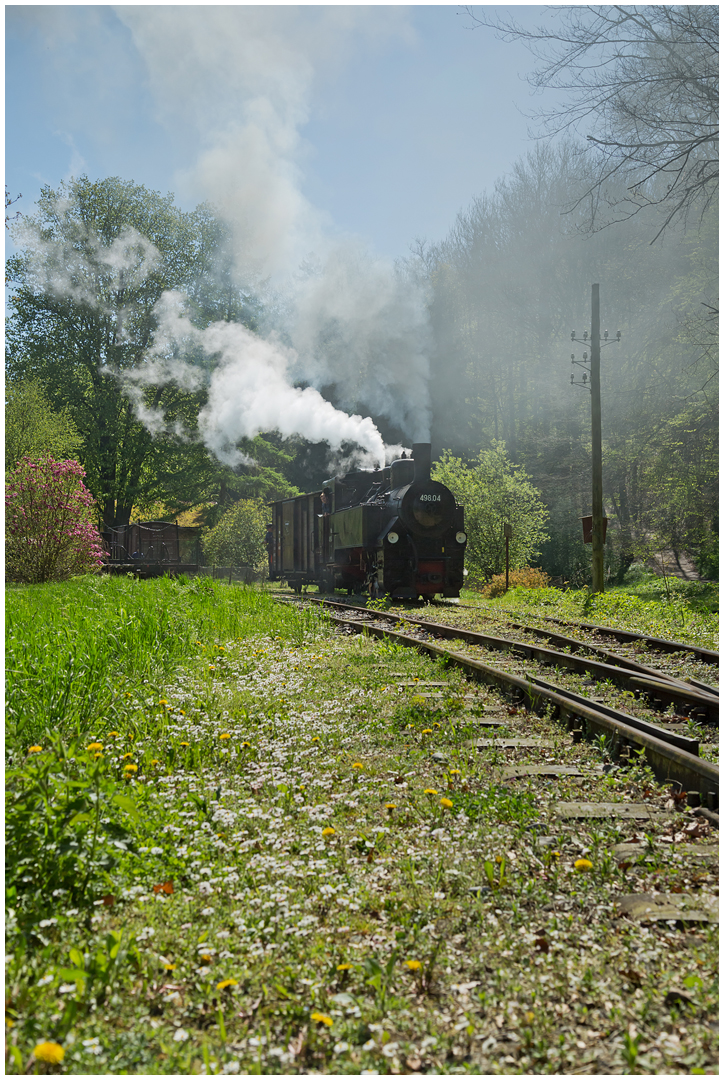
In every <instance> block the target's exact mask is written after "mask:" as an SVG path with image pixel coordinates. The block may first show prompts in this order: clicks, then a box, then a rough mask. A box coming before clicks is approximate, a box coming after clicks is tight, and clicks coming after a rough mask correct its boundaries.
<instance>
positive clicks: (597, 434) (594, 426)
mask: <svg viewBox="0 0 724 1080" xmlns="http://www.w3.org/2000/svg"><path fill="white" fill-rule="evenodd" d="M591 459H592V461H591V465H592V474H593V477H592V479H593V483H592V487H591V514H592V516H593V530H592V533H593V536H592V552H591V556H592V565H591V569H592V574H593V591H594V592H595V593H599V592H600V593H602V592H603V455H602V451H601V309H600V302H599V295H598V285H592V286H591Z"/></svg>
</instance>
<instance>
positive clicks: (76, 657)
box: [6, 576, 319, 743]
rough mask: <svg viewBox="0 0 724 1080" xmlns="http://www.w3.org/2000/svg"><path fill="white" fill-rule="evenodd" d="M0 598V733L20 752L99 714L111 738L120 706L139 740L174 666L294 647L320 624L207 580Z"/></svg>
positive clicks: (112, 581) (82, 584)
mask: <svg viewBox="0 0 724 1080" xmlns="http://www.w3.org/2000/svg"><path fill="white" fill-rule="evenodd" d="M7 595H8V603H7V607H6V680H7V705H6V724H7V727H6V731H7V734H8V736H9V737H10V738H11V739H16V738H22V739H24V740H25V741H26V742H28V743H34V742H37V741H38V739H40V738H41V737H42V736H43V733H44V732H45V731H46V730H49V731H56V730H62V731H63V732H64V733H65V734H66V735H68V736H70V735H73V736H76V737H82V736H83V735H84V734H85V733H86V732H87V731H88V730H90V728H91V727H94V728H97V718H98V716H101V715H102V716H104V717H105V719H106V721H107V724H108V728H109V730H110V729H112V728H113V727H114V726H115V725H116V720H117V719H118V718H119V717H121V716H123V717H124V718H125V719H126V721H128V699H129V697H130V698H133V699H134V700H135V701H136V702H137V704H138V708H137V709H136V711H135V715H134V717H133V720H132V723H133V724H134V726H135V728H136V729H137V731H138V732H139V733H140V732H141V731H142V730H144V728H145V727H146V726H147V725H148V723H149V722H151V723H152V724H153V723H155V719H156V712H155V710H154V709H152V710H151V713H150V715H149V713H148V709H147V707H146V705H145V704H144V702H143V701H142V700H141V699H143V698H144V697H148V696H149V695H151V696H152V697H153V696H157V695H158V693H160V688H161V687H162V686H163V685H164V682H165V680H166V679H168V677H169V676H170V675H171V674H172V673H173V672H174V671H175V669H176V668H177V666H178V665H179V664H183V663H187V662H192V661H193V662H195V663H196V666H197V667H198V664H199V661H200V659H202V658H203V657H205V658H208V659H210V660H211V659H213V658H214V657H215V656H217V650H218V647H219V645H220V644H221V643H222V642H225V641H227V639H239V640H240V639H242V638H244V637H246V636H248V634H250V633H260V634H264V633H267V634H272V635H276V636H279V637H280V638H281V639H282V640H285V641H286V640H289V641H301V640H303V639H304V637H305V634H307V632H308V629H309V628H310V627H311V626H316V625H318V623H319V620H318V619H314V618H312V617H311V616H309V615H308V614H306V613H305V612H301V611H297V612H293V613H289V614H288V615H284V616H283V615H282V614H281V613H280V611H279V609H278V606H277V605H276V604H275V603H274V600H273V598H272V596H271V595H270V594H269V593H267V592H264V591H258V590H254V589H249V588H246V587H242V588H233V589H228V588H224V587H223V585H221V584H220V583H219V582H216V581H211V580H209V579H208V578H197V579H193V580H191V581H185V580H183V579H182V580H180V581H179V580H176V579H172V578H159V579H155V580H153V581H149V582H142V581H138V580H135V579H134V578H133V577H131V576H129V577H127V578H120V577H111V576H98V577H88V578H82V579H75V580H73V581H70V582H66V583H63V584H52V585H44V586H43V587H42V588H39V589H33V588H27V587H24V586H21V587H14V588H10V589H9V590H8V594H7ZM310 620H311V621H310ZM200 653H201V654H202V655H201V656H200V655H199V654H200ZM41 673H42V678H41V677H40V676H41Z"/></svg>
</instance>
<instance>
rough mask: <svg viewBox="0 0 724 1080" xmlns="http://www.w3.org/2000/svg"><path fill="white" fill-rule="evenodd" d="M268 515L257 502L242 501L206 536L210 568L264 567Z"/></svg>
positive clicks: (205, 555)
mask: <svg viewBox="0 0 724 1080" xmlns="http://www.w3.org/2000/svg"><path fill="white" fill-rule="evenodd" d="M268 514H269V511H268V510H267V509H266V508H265V507H264V506H263V505H262V504H261V503H260V502H257V501H256V500H254V499H240V500H239V502H238V503H235V504H234V505H233V506H231V507H230V508H229V509H228V510H227V511H226V512H225V513H224V515H223V516H222V517H221V519H220V520H219V523H218V524H217V525H215V526H214V527H213V528H212V529H208V530H207V531H206V532H205V533H204V537H203V548H204V558H205V560H206V563H207V565H209V566H212V565H213V566H254V567H259V566H262V567H263V566H265V565H266V555H267V553H266V548H265V546H264V536H265V533H266V524H267V517H268Z"/></svg>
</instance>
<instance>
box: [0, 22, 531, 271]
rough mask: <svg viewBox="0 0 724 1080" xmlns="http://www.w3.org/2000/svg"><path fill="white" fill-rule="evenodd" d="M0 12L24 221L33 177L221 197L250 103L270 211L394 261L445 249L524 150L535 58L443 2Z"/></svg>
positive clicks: (260, 179) (185, 200) (235, 169)
mask: <svg viewBox="0 0 724 1080" xmlns="http://www.w3.org/2000/svg"><path fill="white" fill-rule="evenodd" d="M5 10H6V38H5V43H6V129H5V130H6V159H5V163H6V170H5V176H6V185H7V186H8V188H9V191H10V193H11V195H12V196H13V197H15V196H17V195H18V194H22V198H21V199H20V201H19V202H18V204H17V209H20V210H21V211H23V212H24V213H30V212H32V204H33V202H34V201H35V199H36V198H37V196H38V194H39V190H40V187H41V185H44V184H49V185H50V186H51V187H57V185H58V184H59V183H60V181H61V180H63V179H66V180H67V179H68V178H69V177H71V176H74V175H76V176H77V175H80V174H82V173H86V174H87V175H88V176H89V177H90V178H92V179H96V178H103V177H106V176H120V177H121V178H123V179H126V180H133V181H135V182H136V183H139V184H144V185H146V186H147V187H149V188H152V189H154V190H159V191H161V192H163V193H165V192H167V191H173V192H174V193H175V195H176V200H177V202H178V204H179V205H180V206H182V207H183V208H185V209H189V208H191V207H192V206H194V205H195V204H196V203H197V202H200V201H202V200H204V199H207V198H211V199H212V200H214V201H219V200H220V201H222V202H223V201H224V200H225V199H226V200H227V201H228V200H229V199H230V198H231V196H230V194H229V189H230V187H233V186H234V184H235V182H236V179H235V178H238V177H239V176H241V175H242V174H243V173H245V172H246V171H247V163H248V161H249V160H250V155H252V156H253V153H254V149H253V145H252V143H250V142H249V139H246V140H245V138H244V136H243V134H242V135H241V136H240V137H239V138H238V139H236V142H235V147H234V149H232V147H231V143H232V142H234V139H235V135H234V132H235V131H237V132H238V131H240V129H241V126H243V125H242V121H241V117H242V115H243V117H244V121H245V122H246V123H247V127H248V125H249V115H250V109H251V105H250V103H254V102H256V103H259V102H262V103H265V104H266V106H268V107H269V108H270V110H271V112H272V113H273V116H274V124H273V127H274V130H273V132H272V135H271V136H269V130H270V129H269V126H268V124H267V125H266V126H265V125H264V123H262V124H261V127H262V129H263V130H264V132H265V136H264V137H265V139H266V140H267V142H268V141H271V142H272V143H273V144H274V145H273V146H272V149H271V150H270V149H269V146H268V145H266V143H265V147H264V152H265V153H267V154H269V153H271V154H273V155H274V159H275V165H274V169H273V171H274V178H273V184H278V185H280V188H279V191H282V189H283V194H284V198H283V200H282V202H280V201H279V200H277V201H276V202H274V203H273V209H270V210H269V213H270V214H271V213H276V214H278V213H279V207H280V205H282V204H283V205H284V207H285V213H287V212H288V214H289V222H293V221H297V220H298V219H300V216H302V217H304V219H305V221H306V222H308V221H309V220H310V219H311V218H314V219H315V221H316V226H315V227H316V228H317V229H323V230H324V231H325V232H326V233H327V234H329V233H335V234H336V235H351V236H357V237H360V238H361V239H362V240H363V241H364V242H365V243H366V244H368V245H369V246H370V248H371V249H372V250H374V251H375V252H376V253H378V254H379V255H380V256H382V257H385V258H389V259H394V258H397V257H404V256H405V255H406V254H408V252H409V249H410V245H411V244H412V243H413V242H414V241H415V240H416V239H419V238H425V239H427V240H428V241H437V240H441V239H442V238H443V237H444V236H445V235H446V234H447V232H448V231H449V229H450V228H451V227H452V225H453V223H454V220H455V215H456V214H457V212H458V211H459V210H461V209H464V208H465V207H466V206H467V205H468V204H469V203H470V201H471V200H472V198H473V197H474V196H476V195H479V194H481V193H483V192H484V191H492V189H493V187H494V184H495V182H496V180H497V179H499V178H502V177H503V176H504V175H505V174H506V173H507V172H508V171H509V170H510V168H511V166H512V164H513V163H514V162H515V160H516V159H517V158H519V157H520V156H521V155H523V154H525V153H526V152H527V150H528V149H530V148H531V147H532V142H531V139H530V137H529V129H530V127H531V124H530V120H529V119H528V118H527V117H526V115H525V114H526V113H530V112H531V111H533V110H534V108H535V107H536V106H537V105H539V104H540V101H539V99H535V98H533V97H532V94H531V91H530V88H529V87H528V85H527V83H526V82H525V81H524V75H525V73H526V72H527V71H529V70H530V67H531V65H532V58H531V57H530V54H529V53H528V52H527V51H526V49H525V48H524V47H523V46H522V45H520V44H517V43H505V42H502V41H500V40H498V39H497V37H496V36H495V34H494V32H493V31H492V30H489V29H485V28H476V29H471V28H470V27H471V22H470V19H469V17H468V16H467V15H466V14H465V11H464V9H463V8H462V7H459V6H456V5H450V6H437V5H435V6H408V7H388V6H376V7H351V6H350V7H346V6H344V7H343V6H331V7H325V8H319V7H275V6H274V5H269V6H265V7H251V6H250V7H244V8H240V7H226V8H224V7H211V6H206V7H199V6H193V5H191V6H188V7H174V6H169V7H158V6H155V7H151V6H143V5H137V6H135V7H124V6H121V5H119V6H93V5H89V6H63V5H52V6H51V5H47V6H37V7H36V6H29V5H28V6H24V5H23V6H21V5H18V6H8V7H6V9H5ZM478 10H480V9H478ZM497 10H499V11H504V10H506V9H504V8H498V9H497ZM515 13H516V16H517V17H518V18H519V19H520V20H521V21H523V22H525V23H535V22H537V21H539V20H541V18H542V13H543V9H542V8H540V7H516V8H515ZM254 145H256V144H254ZM280 163H281V165H280ZM280 170H281V173H283V175H280ZM267 181H268V177H266V176H265V174H264V171H263V169H262V170H261V172H259V173H258V174H257V175H256V176H255V178H254V182H255V183H256V184H257V185H261V186H263V185H264V184H265V183H266V182H267ZM292 204H295V205H292ZM270 205H271V204H270ZM301 205H303V206H304V213H303V214H302V213H301V210H300V206H301ZM305 229H306V225H305ZM307 231H308V230H307ZM267 238H268V237H267V235H266V234H265V235H264V238H263V240H262V242H265V241H266V239H267ZM288 255H289V252H286V253H285V257H288ZM280 258H281V256H280Z"/></svg>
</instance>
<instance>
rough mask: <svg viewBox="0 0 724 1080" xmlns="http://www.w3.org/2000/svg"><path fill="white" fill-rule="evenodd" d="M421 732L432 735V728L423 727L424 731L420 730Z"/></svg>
mask: <svg viewBox="0 0 724 1080" xmlns="http://www.w3.org/2000/svg"><path fill="white" fill-rule="evenodd" d="M420 734H421V735H432V728H431V727H426V728H423V729H422V731H421V732H420Z"/></svg>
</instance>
